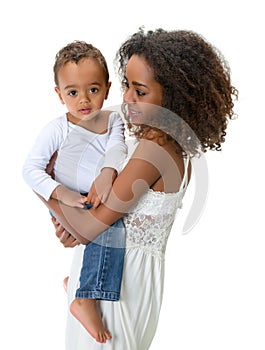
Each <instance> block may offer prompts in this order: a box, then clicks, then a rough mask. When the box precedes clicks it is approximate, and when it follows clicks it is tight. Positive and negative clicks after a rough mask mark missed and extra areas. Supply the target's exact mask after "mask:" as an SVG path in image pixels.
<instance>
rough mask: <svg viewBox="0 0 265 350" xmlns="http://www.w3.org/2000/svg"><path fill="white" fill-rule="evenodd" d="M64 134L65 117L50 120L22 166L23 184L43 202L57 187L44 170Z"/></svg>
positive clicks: (55, 182) (65, 131)
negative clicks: (39, 196) (40, 197)
mask: <svg viewBox="0 0 265 350" xmlns="http://www.w3.org/2000/svg"><path fill="white" fill-rule="evenodd" d="M66 134H67V119H66V117H64V116H63V117H60V118H56V119H54V120H52V121H51V122H50V123H48V124H47V125H46V126H45V127H44V128H43V129H42V130H41V132H40V133H39V135H38V137H37V139H36V141H35V144H34V145H33V147H32V149H31V150H30V152H29V154H28V156H27V157H26V160H25V163H24V165H23V170H22V174H23V178H24V180H25V182H26V183H27V184H28V185H29V186H30V187H31V188H32V190H34V191H35V192H37V193H38V194H39V195H41V196H42V197H43V198H44V199H45V200H48V199H49V198H50V196H51V194H52V192H53V191H54V189H55V188H56V187H57V186H58V185H59V183H58V182H57V181H55V180H54V179H53V178H52V177H51V176H50V175H48V174H47V173H46V171H45V170H46V167H47V165H48V163H49V161H50V159H51V157H52V155H53V154H54V153H55V152H56V151H58V150H59V148H60V146H61V144H62V142H63V140H64V138H65V137H66V136H65V135H66Z"/></svg>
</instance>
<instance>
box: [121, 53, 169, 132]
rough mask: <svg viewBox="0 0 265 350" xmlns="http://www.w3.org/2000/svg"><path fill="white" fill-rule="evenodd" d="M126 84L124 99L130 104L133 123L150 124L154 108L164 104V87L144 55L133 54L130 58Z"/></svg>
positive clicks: (129, 111)
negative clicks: (155, 76) (157, 79)
mask: <svg viewBox="0 0 265 350" xmlns="http://www.w3.org/2000/svg"><path fill="white" fill-rule="evenodd" d="M124 85H125V86H124V88H125V89H124V96H123V101H124V102H125V103H126V104H127V105H128V116H129V119H130V121H131V123H133V124H135V125H136V124H148V120H149V117H150V115H152V114H153V113H154V109H156V110H157V106H161V104H162V97H163V88H162V86H161V85H160V84H159V83H158V82H157V81H156V80H155V78H154V74H153V70H152V68H150V67H149V65H148V64H147V62H146V60H145V59H144V58H143V57H141V56H137V55H133V56H132V57H131V58H130V59H129V61H128V64H127V67H126V76H125V84H124Z"/></svg>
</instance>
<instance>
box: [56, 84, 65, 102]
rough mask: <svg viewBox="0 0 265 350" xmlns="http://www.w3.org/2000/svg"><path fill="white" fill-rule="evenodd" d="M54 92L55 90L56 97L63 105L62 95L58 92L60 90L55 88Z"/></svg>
mask: <svg viewBox="0 0 265 350" xmlns="http://www.w3.org/2000/svg"><path fill="white" fill-rule="evenodd" d="M54 90H55V92H56V93H57V95H58V97H59V99H60V101H61V103H62V104H63V105H64V100H63V98H62V94H61V91H60V89H59V88H58V86H55V88H54Z"/></svg>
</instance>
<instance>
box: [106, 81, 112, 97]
mask: <svg viewBox="0 0 265 350" xmlns="http://www.w3.org/2000/svg"><path fill="white" fill-rule="evenodd" d="M110 87H111V81H109V82H108V84H107V90H106V94H105V100H107V98H108V96H109V89H110Z"/></svg>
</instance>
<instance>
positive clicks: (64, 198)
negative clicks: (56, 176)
mask: <svg viewBox="0 0 265 350" xmlns="http://www.w3.org/2000/svg"><path fill="white" fill-rule="evenodd" d="M52 198H54V199H57V200H58V201H60V202H62V203H64V204H66V205H69V206H70V207H77V208H84V203H85V202H86V197H84V196H81V194H80V193H78V192H74V191H71V190H68V189H67V188H66V187H64V186H62V185H59V186H57V187H56V189H55V190H54V191H53V193H52Z"/></svg>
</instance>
